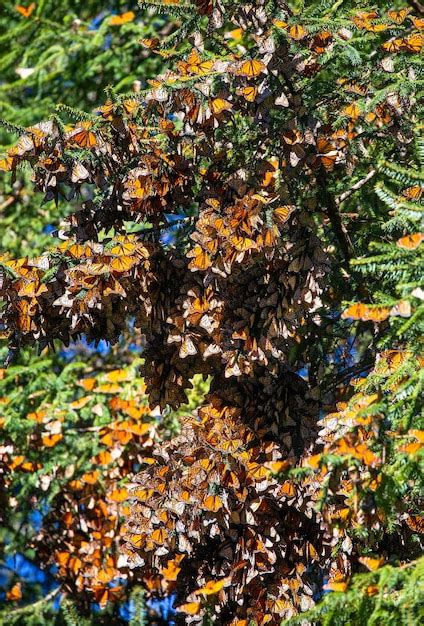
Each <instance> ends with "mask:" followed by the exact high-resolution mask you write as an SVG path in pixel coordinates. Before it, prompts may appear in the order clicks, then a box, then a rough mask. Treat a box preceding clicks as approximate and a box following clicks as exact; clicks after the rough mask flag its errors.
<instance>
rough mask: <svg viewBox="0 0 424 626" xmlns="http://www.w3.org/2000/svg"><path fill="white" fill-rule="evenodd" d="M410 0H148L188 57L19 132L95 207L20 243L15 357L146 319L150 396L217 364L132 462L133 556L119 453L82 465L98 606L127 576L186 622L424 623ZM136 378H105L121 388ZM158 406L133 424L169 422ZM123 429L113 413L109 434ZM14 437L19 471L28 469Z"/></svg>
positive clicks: (49, 537)
mask: <svg viewBox="0 0 424 626" xmlns="http://www.w3.org/2000/svg"><path fill="white" fill-rule="evenodd" d="M411 4H413V5H414V7H410V6H396V7H393V8H388V7H384V8H380V9H377V8H375V7H374V6H367V7H364V6H363V5H360V4H359V2H356V1H355V0H346V1H340V0H337V1H331V2H326V1H324V2H319V3H318V2H310V3H303V2H288V3H287V2H283V1H282V0H274V1H267V0H260V1H259V2H256V3H246V2H243V1H237V2H234V1H232V2H229V1H227V0H195V1H194V2H189V1H188V0H187V1H185V0H163V1H159V0H151V1H149V2H142V3H140V6H141V9H142V10H146V11H152V13H151V14H152V15H157V16H162V15H164V14H166V15H168V16H169V17H168V18H166V19H167V20H168V21H167V23H169V24H170V28H169V32H168V33H167V34H164V33H162V34H161V33H159V34H158V36H153V37H146V38H143V40H142V41H141V45H142V46H143V49H144V50H147V51H148V52H149V55H151V56H152V58H156V57H159V58H160V59H165V60H166V63H167V65H168V68H169V69H167V70H166V71H164V72H162V73H161V74H160V75H159V76H157V77H156V78H155V79H154V80H152V81H150V83H149V86H148V87H146V89H141V90H140V91H139V92H137V93H136V92H134V91H133V92H131V93H121V92H120V90H119V88H118V89H114V88H112V87H110V88H108V90H107V95H106V100H105V102H104V103H103V104H102V105H100V106H99V105H97V107H96V109H95V110H94V111H90V110H85V109H84V108H83V107H79V106H77V107H76V106H61V107H59V108H58V110H57V112H56V114H55V116H54V117H53V118H52V119H51V120H50V122H48V123H44V124H41V125H35V126H32V127H30V128H29V129H22V128H20V127H19V126H16V125H15V126H14V127H13V126H10V125H9V126H8V127H7V126H6V127H7V128H8V130H9V131H11V132H15V134H17V135H20V138H19V139H18V140H17V143H16V144H15V145H14V146H13V147H12V148H10V149H9V150H8V152H7V154H6V156H5V158H4V160H3V161H2V162H1V167H2V169H3V170H5V171H6V172H7V171H11V172H13V174H15V172H16V170H17V168H18V166H20V165H21V164H23V163H25V164H27V165H29V166H30V168H31V170H32V171H33V175H34V180H33V182H34V187H35V189H37V190H38V191H39V192H40V193H42V194H43V195H44V200H45V201H46V202H54V203H55V204H61V203H63V202H65V203H66V202H69V200H71V201H72V206H71V207H70V211H71V210H72V211H73V212H70V213H69V215H68V217H67V219H66V221H65V222H64V225H63V231H64V232H63V233H62V235H61V236H62V238H63V239H64V241H62V243H60V242H58V245H57V246H56V247H55V248H52V249H50V250H47V251H45V252H44V253H43V254H42V255H41V256H38V257H36V258H33V259H28V258H26V257H24V258H20V259H14V258H9V257H8V256H5V257H3V258H2V261H1V267H2V273H1V286H0V295H1V297H2V298H3V300H4V307H3V311H2V323H3V324H4V327H5V330H6V332H7V335H8V343H9V353H8V357H7V361H8V362H12V361H13V358H14V357H15V356H16V354H17V353H19V351H21V350H22V349H25V346H28V345H34V344H35V345H37V346H38V347H39V348H40V349H44V348H48V347H53V346H54V345H55V343H56V344H57V343H65V344H66V343H68V342H69V341H76V340H78V339H79V338H81V337H82V336H83V337H86V338H87V339H88V341H94V342H97V341H99V340H100V339H107V340H108V341H110V342H112V343H113V342H118V341H119V338H120V336H122V334H123V333H125V332H126V328H127V322H128V320H129V319H132V320H133V321H134V328H135V329H137V332H140V333H141V334H142V335H143V337H144V341H145V346H144V350H143V359H144V360H143V362H142V363H140V375H141V376H142V377H143V379H144V383H143V384H144V385H145V387H142V386H141V385H142V383H141V381H139V380H138V379H137V378H135V377H134V378H133V377H131V376H129V379H130V380H129V384H130V385H131V388H135V389H137V388H139V389H142V390H143V394H144V393H145V394H146V397H147V401H148V402H149V405H150V407H151V408H152V409H153V408H156V407H160V409H162V410H168V409H169V407H171V408H172V409H175V410H177V409H179V408H180V407H181V405H183V404H184V403H185V402H186V401H187V392H188V390H189V389H190V388H191V387H192V385H193V383H192V379H193V376H195V375H197V376H198V377H201V378H203V380H205V381H206V380H208V379H210V381H211V383H210V389H209V391H208V393H207V394H206V396H205V398H204V400H203V402H202V404H201V406H200V407H199V408H198V409H197V411H196V412H195V413H194V414H193V415H189V416H187V417H185V418H182V419H181V432H180V433H179V434H176V435H174V436H172V437H171V438H170V439H168V438H166V437H165V438H163V439H164V440H162V441H157V440H154V441H152V442H151V443H150V441H149V443H146V445H148V446H151V447H150V448H149V456H148V460H147V461H146V462H145V463H144V464H142V463H141V459H140V468H139V470H137V471H138V474H137V476H135V477H134V476H133V473H134V470H135V466H134V465H133V466H132V467H131V470H129V471H128V473H127V474H126V475H125V476H124V477H123V480H124V483H126V480H125V479H127V480H128V479H129V478H131V480H132V483H133V484H132V486H131V488H130V489H129V493H130V495H131V497H132V499H133V504H132V507H131V510H126V509H125V507H124V510H123V515H124V516H125V531H124V533H125V541H126V543H125V544H122V545H121V546H114V551H113V555H111V556H107V555H108V554H109V552H108V550H107V549H105V548H108V546H109V539H108V537H109V535H108V530H106V532H104V533H103V532H102V531H100V530H99V528H98V526H97V525H96V524H98V523H99V520H100V519H102V518H103V517H106V519H107V520H108V521H110V519H109V517H110V512H109V511H108V509H107V504H106V505H105V506H102V505H101V504H97V502H96V498H100V500H105V501H107V500H108V498H109V499H110V491H109V489H110V488H111V485H110V484H109V482H108V481H109V480H115V474H116V473H115V470H114V469H112V470H111V471H110V473H108V471H105V472H104V475H103V474H102V475H101V476H98V475H97V474H96V473H95V472H96V471H95V470H94V471H91V470H90V471H88V473H87V472H86V471H85V469H86V468H83V469H84V473H83V474H82V475H81V476H80V477H79V478H78V479H75V480H74V479H73V477H72V483H74V482H75V483H76V485H74V486H72V485H71V489H75V490H76V491H77V492H78V491H80V490H82V491H83V493H85V491H87V493H88V495H87V497H88V498H89V499H88V501H89V503H90V505H84V506H86V507H87V509H85V508H84V509H83V510H78V515H77V516H76V517H72V515H71V517H72V519H70V518H68V517H66V514H67V512H68V511H66V506H67V504H68V503H69V502H71V503H72V504H71V507H74V509H75V510H76V506H77V504H75V503H74V501H72V499H71V500H69V498H70V496H69V495H68V494H67V500H66V502H65V505H64V506H65V518H64V519H65V526H66V524H67V523H68V522H66V520H67V519H69V528H71V529H73V526H72V524H73V523H75V524H77V526H78V527H79V528H83V526H84V528H86V529H87V530H84V538H83V540H81V542H80V543H78V541H77V542H75V540H73V541H72V542H71V543H72V550H73V552H70V551H69V550H68V551H65V554H66V555H65V556H63V557H62V561H61V560H60V559H61V557H60V556H58V557H57V558H58V564H59V577H60V578H61V580H62V584H63V585H64V586H65V588H66V590H67V591H68V594H69V595H70V597H71V599H72V600H73V602H75V603H76V606H77V608H78V610H82V611H83V612H85V613H88V612H89V606H88V604H85V602H86V598H88V602H89V601H90V600H89V599H90V598H91V597H94V598H95V599H96V600H97V601H98V602H100V603H101V604H103V605H105V606H108V607H109V610H113V608H111V607H113V604H114V602H115V603H116V600H119V597H120V594H121V589H120V586H121V585H120V583H119V584H115V581H116V578H117V577H118V574H119V576H120V577H122V578H123V579H125V580H126V581H128V582H130V584H136V583H138V582H142V584H143V586H144V588H145V589H146V591H147V594H148V595H149V596H150V597H154V598H164V597H165V598H166V597H167V598H168V599H169V598H171V599H174V598H175V603H174V606H175V610H176V611H177V615H178V617H177V619H178V620H179V621H180V623H208V622H210V623H214V622H215V623H219V624H223V625H224V624H228V625H232V626H246V625H247V624H257V625H258V626H259V625H262V624H279V623H280V622H281V621H282V620H286V621H287V620H288V621H290V620H291V621H294V622H297V623H299V622H300V623H303V621H307V622H308V620H309V622H308V623H316V622H318V623H323V624H333V623H334V624H341V623H346V624H349V623H356V622H355V620H356V621H357V623H378V621H379V620H385V619H386V618H387V619H389V617H388V616H389V615H390V614H391V612H392V614H393V615H395V616H396V619H402V620H408V621H407V622H406V623H419V620H420V610H421V609H420V598H412V591H411V590H412V589H413V587H414V586H415V583H416V580H417V578H418V577H419V576H420V573H421V570H422V564H421V561H420V560H419V556H420V554H421V545H420V540H419V536H420V534H421V533H422V519H423V518H422V515H421V508H420V505H421V501H420V496H421V493H422V472H421V470H422V439H423V438H422V425H421V422H420V420H421V418H422V415H421V411H422V401H421V397H422V381H423V378H422V362H423V361H422V359H423V356H422V313H423V307H422V284H421V282H422V281H421V276H420V272H421V267H422V242H423V240H424V235H423V234H422V233H421V232H419V231H420V228H421V215H422V204H421V198H422V193H423V183H422V153H423V149H422V146H423V144H422V141H421V139H420V137H419V134H420V130H421V129H420V126H419V124H418V122H417V120H418V119H420V115H421V113H422V109H421V103H420V100H419V95H420V93H419V89H420V80H419V76H420V70H421V68H422V60H421V56H420V55H419V53H420V52H421V50H422V47H423V43H424V38H423V36H422V34H421V32H420V31H421V30H422V27H423V19H422V15H421V14H420V11H421V8H420V5H419V3H415V2H414V3H411ZM413 8H414V9H415V11H413V10H412V9H413ZM161 19H162V18H161ZM117 20H118V22H119V24H120V25H121V26H122V25H124V26H125V25H126V24H128V23H129V24H132V23H133V22H134V18H133V16H132V15H130V16H129V15H128V12H124V13H122V14H120V16H119V17H118V18H117ZM121 26H120V27H121ZM75 209H76V210H75ZM370 250H371V253H370V252H369V251H370ZM349 303H350V304H349ZM121 371H122V370H117V371H116V370H115V371H114V372H111V373H110V374H111V375H112V379H109V378H108V375H109V374H108V373H104V372H103V373H102V372H99V374H98V376H99V379H98V380H97V378H96V380H95V382H92V383H89V382H82V386H83V387H84V385H88V386H90V385H91V384H92V385H93V387H92V389H86V390H87V391H89V392H90V393H91V392H93V395H95V394H96V391H97V392H98V393H99V392H100V393H108V391H107V389H108V385H109V384H111V385H113V384H114V383H115V382H117V381H116V380H113V377H118V379H119V378H120V377H121V376H122V374H121ZM117 372H119V373H117ZM125 376H126V375H125ZM85 380H87V379H85ZM88 380H90V379H88ZM104 384H105V385H106V388H103V385H104ZM84 388H86V387H84ZM69 393H71V391H69ZM114 393H115V392H114ZM134 393H137V392H136V391H134ZM127 400H128V398H126V397H124V398H121V399H118V400H115V401H114V402H113V405H109V407H110V408H111V409H112V410H116V409H118V411H123V412H124V414H125V412H128V407H127V405H125V402H126V401H127ZM81 401H82V402H83V404H84V402H86V400H85V399H82V400H81V399H79V398H77V400H76V402H77V404H78V403H79V402H81ZM62 402H63V398H62V397H60V398H58V405H57V410H58V411H59V413H58V415H56V414H55V413H53V414H51V413H50V411H49V412H48V420H47V421H46V422H45V421H44V419H45V416H44V415H41V417H40V421H39V422H38V420H37V418H36V419H35V421H36V423H37V427H36V432H35V437H34V439H31V441H33V442H34V445H35V447H36V448H37V442H38V440H39V437H40V436H41V438H42V437H43V436H44V437H54V436H58V435H60V434H62V433H61V429H62V421H61V419H60V415H61V413H60V411H61V405H62ZM94 402H95V399H94V398H92V397H89V399H88V400H87V406H90V408H91V410H92V412H93V411H94V408H95V406H96V405H94V406H93V405H92V404H90V403H94ZM138 402H140V400H138ZM78 406H79V404H78ZM70 408H71V409H72V408H74V407H70ZM97 410H98V409H96V411H97ZM140 410H141V408H140V407H138V406H137V403H136V404H135V405H131V413H130V414H129V416H130V417H131V420H127V419H126V418H125V420H124V422H125V424H126V426H125V429H126V431H127V432H128V430H129V432H131V433H132V434H135V433H137V436H138V435H139V436H141V437H143V435H141V434H140V432H139V429H141V430H142V431H143V433H144V429H143V424H140V423H138V422H137V420H139V419H140V415H139V411H140ZM95 414H97V413H95ZM71 415H72V412H71ZM52 417H54V418H55V419H54V420H53V423H56V422H59V425H55V426H54V428H55V430H58V432H56V431H54V432H51V433H50V434H45V433H44V432H43V429H46V428H47V427H46V426H45V424H50V420H51V419H52ZM73 419H74V418H73V417H72V420H73ZM78 419H79V418H78ZM72 420H71V421H72ZM77 423H78V422H77ZM119 423H120V421H119V420H117V419H115V418H114V420H113V422H112V424H113V425H114V426H113V428H112V429H111V427H110V426H109V427H106V426H104V423H103V422H102V423H101V424H97V422H96V423H95V426H94V427H97V426H101V428H102V429H103V428H105V429H106V428H107V429H108V432H106V433H103V431H101V435H102V437H106V439H104V440H103V441H102V440H101V441H102V443H104V444H105V445H109V444H110V445H111V446H112V447H113V448H114V447H115V442H116V435H115V434H114V433H110V432H109V430H112V431H115V430H117V431H118V432H120V431H121V430H122V429H123V427H122V425H121V426H119ZM128 423H129V424H130V426H129V427H128V426H127V424H128ZM38 424H40V425H38ZM89 428H91V426H89ZM148 428H149V429H150V426H149V427H148ZM37 429H40V430H41V432H38V430H37ZM125 429H124V430H125ZM48 441H49V442H50V441H51V440H50V439H48ZM60 442H61V440H58V441H57V444H58V446H60V445H61V443H60ZM137 443H138V446H137V445H136V446H135V449H134V454H141V451H140V449H139V448H140V445H141V443H142V442H137ZM119 446H120V444H119V445H118V448H119ZM47 447H49V446H47ZM52 447H53V446H52ZM58 449H59V448H58ZM92 452H93V454H97V450H93V451H92ZM104 452H107V451H104ZM43 454H44V453H43ZM99 454H100V452H99ZM110 454H111V455H112V451H110ZM5 455H6V458H5V464H6V466H7V470H6V476H8V480H11V479H10V477H9V474H10V472H12V476H13V472H14V471H15V470H16V469H18V470H19V471H21V466H23V465H27V463H28V461H27V460H26V459H23V460H22V461H21V460H20V459H19V462H17V461H15V460H13V459H10V458H9V450H6V451H5ZM46 456H48V455H46ZM82 458H84V457H82ZM38 462H39V461H37V453H36V451H34V456H33V458H31V460H30V461H29V464H30V465H29V467H28V469H29V471H31V472H33V473H34V474H36V473H37V472H38V467H37V463H38ZM40 462H41V459H40ZM14 463H17V465H16V467H13V465H14ZM118 465H119V463H118ZM11 466H12V467H11ZM22 469H23V470H24V471H25V468H22ZM40 469H41V468H40ZM59 473H60V472H59ZM93 474H94V476H93ZM121 478H122V475H120V479H121ZM12 480H13V478H12ZM93 485H95V487H93ZM121 488H122V489H124V490H125V489H126V487H123V486H122V485H118V488H117V490H118V493H119V494H120V493H121V492H120V489H121ZM93 490H94V493H93ZM115 491H116V489H115V487H114V489H113V491H112V493H114V492H115ZM62 493H63V492H62ZM66 493H67V492H66ZM126 495H127V494H126V493H125V496H126ZM122 497H124V495H122ZM119 498H120V495H119ZM74 499H75V500H76V502H77V503H78V501H79V499H80V496H79V495H76V496H74ZM112 500H113V498H112ZM59 504H60V501H59ZM97 507H98V508H99V510H100V513H97ZM49 515H50V518H49V519H51V526H49V527H48V530H50V529H51V532H50V533H49V532H47V534H44V535H42V536H41V538H40V541H41V543H40V554H41V553H42V548H43V546H45V547H46V550H47V551H48V552H49V554H51V552H52V547H51V546H52V545H56V544H55V541H57V540H58V539H59V540H60V539H61V538H62V536H63V532H62V533H61V535H60V537H59V538H57V537H56V534H57V533H56V532H55V531H57V528H58V525H59V528H60V521H59V520H62V515H63V509H62V508H61V507H60V506H59V507H58V508H53V509H52V511H51V513H50V514H49ZM92 515H94V518H95V524H94V529H95V530H94V531H93V533H92V536H91V537H89V538H87V535H88V534H89V528H90V523H92V521H91V520H92ZM86 517H88V518H89V521H87V520H86ZM82 520H84V521H82ZM74 532H75V531H74ZM65 536H66V534H65ZM49 542H52V543H49ZM99 543H100V544H101V546H103V547H99V545H98V544H99ZM87 544H88V545H87ZM77 549H82V550H84V551H85V550H86V551H87V552H85V554H89V555H91V556H90V558H89V557H87V556H85V557H84V558H80V557H78V556H76V555H75V554H74V553H75V551H76V550H77ZM118 554H120V557H119V558H117V555H118ZM92 555H95V557H94V556H92ZM99 555H100V556H99ZM97 557H98V558H97ZM75 558H77V559H79V561H80V562H79V561H76V562H74V559H75ZM109 558H110V559H111V561H109V560H108V559H109ZM96 559H97V560H96ZM102 559H104V560H102ZM365 571H370V573H368V574H367V573H364V572H365ZM82 572H85V573H84V574H82ZM12 589H13V588H12ZM82 589H84V593H85V594H86V595H84V597H83V598H82V597H81V595H80V594H81V590H82ZM324 592H331V593H328V594H327V595H326V596H325V598H324V600H323V602H322V603H321V604H317V605H316V606H314V605H315V604H316V602H317V601H319V600H320V599H321V597H322V595H323V593H324ZM9 593H10V594H11V596H10V600H11V601H13V600H14V598H13V593H12V590H10V592H9ZM15 594H16V595H19V590H16V591H15ZM342 606H343V607H344V608H343V612H342V611H341V607H342ZM106 610H108V609H106ZM76 615H77V614H76ZM67 618H68V619H70V620H71V619H74V620H75V615H74V613H73V608H69V609H68V612H67ZM140 619H142V618H140Z"/></svg>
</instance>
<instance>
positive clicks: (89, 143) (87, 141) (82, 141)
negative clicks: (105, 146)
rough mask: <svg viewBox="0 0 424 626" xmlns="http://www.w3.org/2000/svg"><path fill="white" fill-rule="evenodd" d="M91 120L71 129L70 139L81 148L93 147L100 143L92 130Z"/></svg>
mask: <svg viewBox="0 0 424 626" xmlns="http://www.w3.org/2000/svg"><path fill="white" fill-rule="evenodd" d="M90 128H91V123H90V122H82V124H81V126H79V127H77V128H76V129H75V130H73V131H71V133H70V135H69V139H70V140H71V143H75V144H77V145H78V146H79V147H80V148H93V147H94V146H97V145H98V142H97V138H96V135H95V134H94V133H93V132H92V131H91V130H90Z"/></svg>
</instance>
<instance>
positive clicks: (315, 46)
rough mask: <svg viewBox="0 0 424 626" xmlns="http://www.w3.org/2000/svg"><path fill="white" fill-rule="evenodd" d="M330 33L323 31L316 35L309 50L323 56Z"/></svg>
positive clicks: (329, 39) (329, 40)
mask: <svg viewBox="0 0 424 626" xmlns="http://www.w3.org/2000/svg"><path fill="white" fill-rule="evenodd" d="M331 39H332V37H331V33H330V32H329V31H328V30H323V31H321V32H320V33H317V34H316V35H315V37H314V38H313V40H312V44H311V48H312V50H313V51H314V52H316V53H317V54H323V52H325V49H326V47H327V46H328V45H329V43H330V42H331Z"/></svg>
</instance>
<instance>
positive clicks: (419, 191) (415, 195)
mask: <svg viewBox="0 0 424 626" xmlns="http://www.w3.org/2000/svg"><path fill="white" fill-rule="evenodd" d="M423 191H424V189H423V188H422V187H420V186H419V185H413V186H412V187H408V188H407V189H404V190H403V191H402V195H403V196H405V198H408V200H420V199H421V196H422V195H423Z"/></svg>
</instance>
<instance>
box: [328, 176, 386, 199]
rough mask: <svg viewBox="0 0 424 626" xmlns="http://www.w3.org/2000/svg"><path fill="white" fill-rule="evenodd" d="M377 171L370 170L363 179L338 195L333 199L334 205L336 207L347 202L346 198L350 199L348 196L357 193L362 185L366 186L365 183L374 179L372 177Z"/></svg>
mask: <svg viewBox="0 0 424 626" xmlns="http://www.w3.org/2000/svg"><path fill="white" fill-rule="evenodd" d="M376 173H377V170H375V169H372V170H371V171H370V172H368V174H367V175H366V176H365V177H364V178H361V180H358V182H357V183H355V184H354V185H352V187H351V188H350V189H347V190H346V191H344V192H343V193H342V194H340V196H338V197H337V198H336V199H335V202H336V205H337V206H338V205H339V204H341V203H342V202H344V201H345V200H347V199H348V198H350V196H351V195H352V194H353V193H354V192H355V191H357V190H358V189H361V187H363V186H364V185H366V184H367V182H368V181H369V180H371V179H372V178H374V176H375V175H376Z"/></svg>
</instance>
